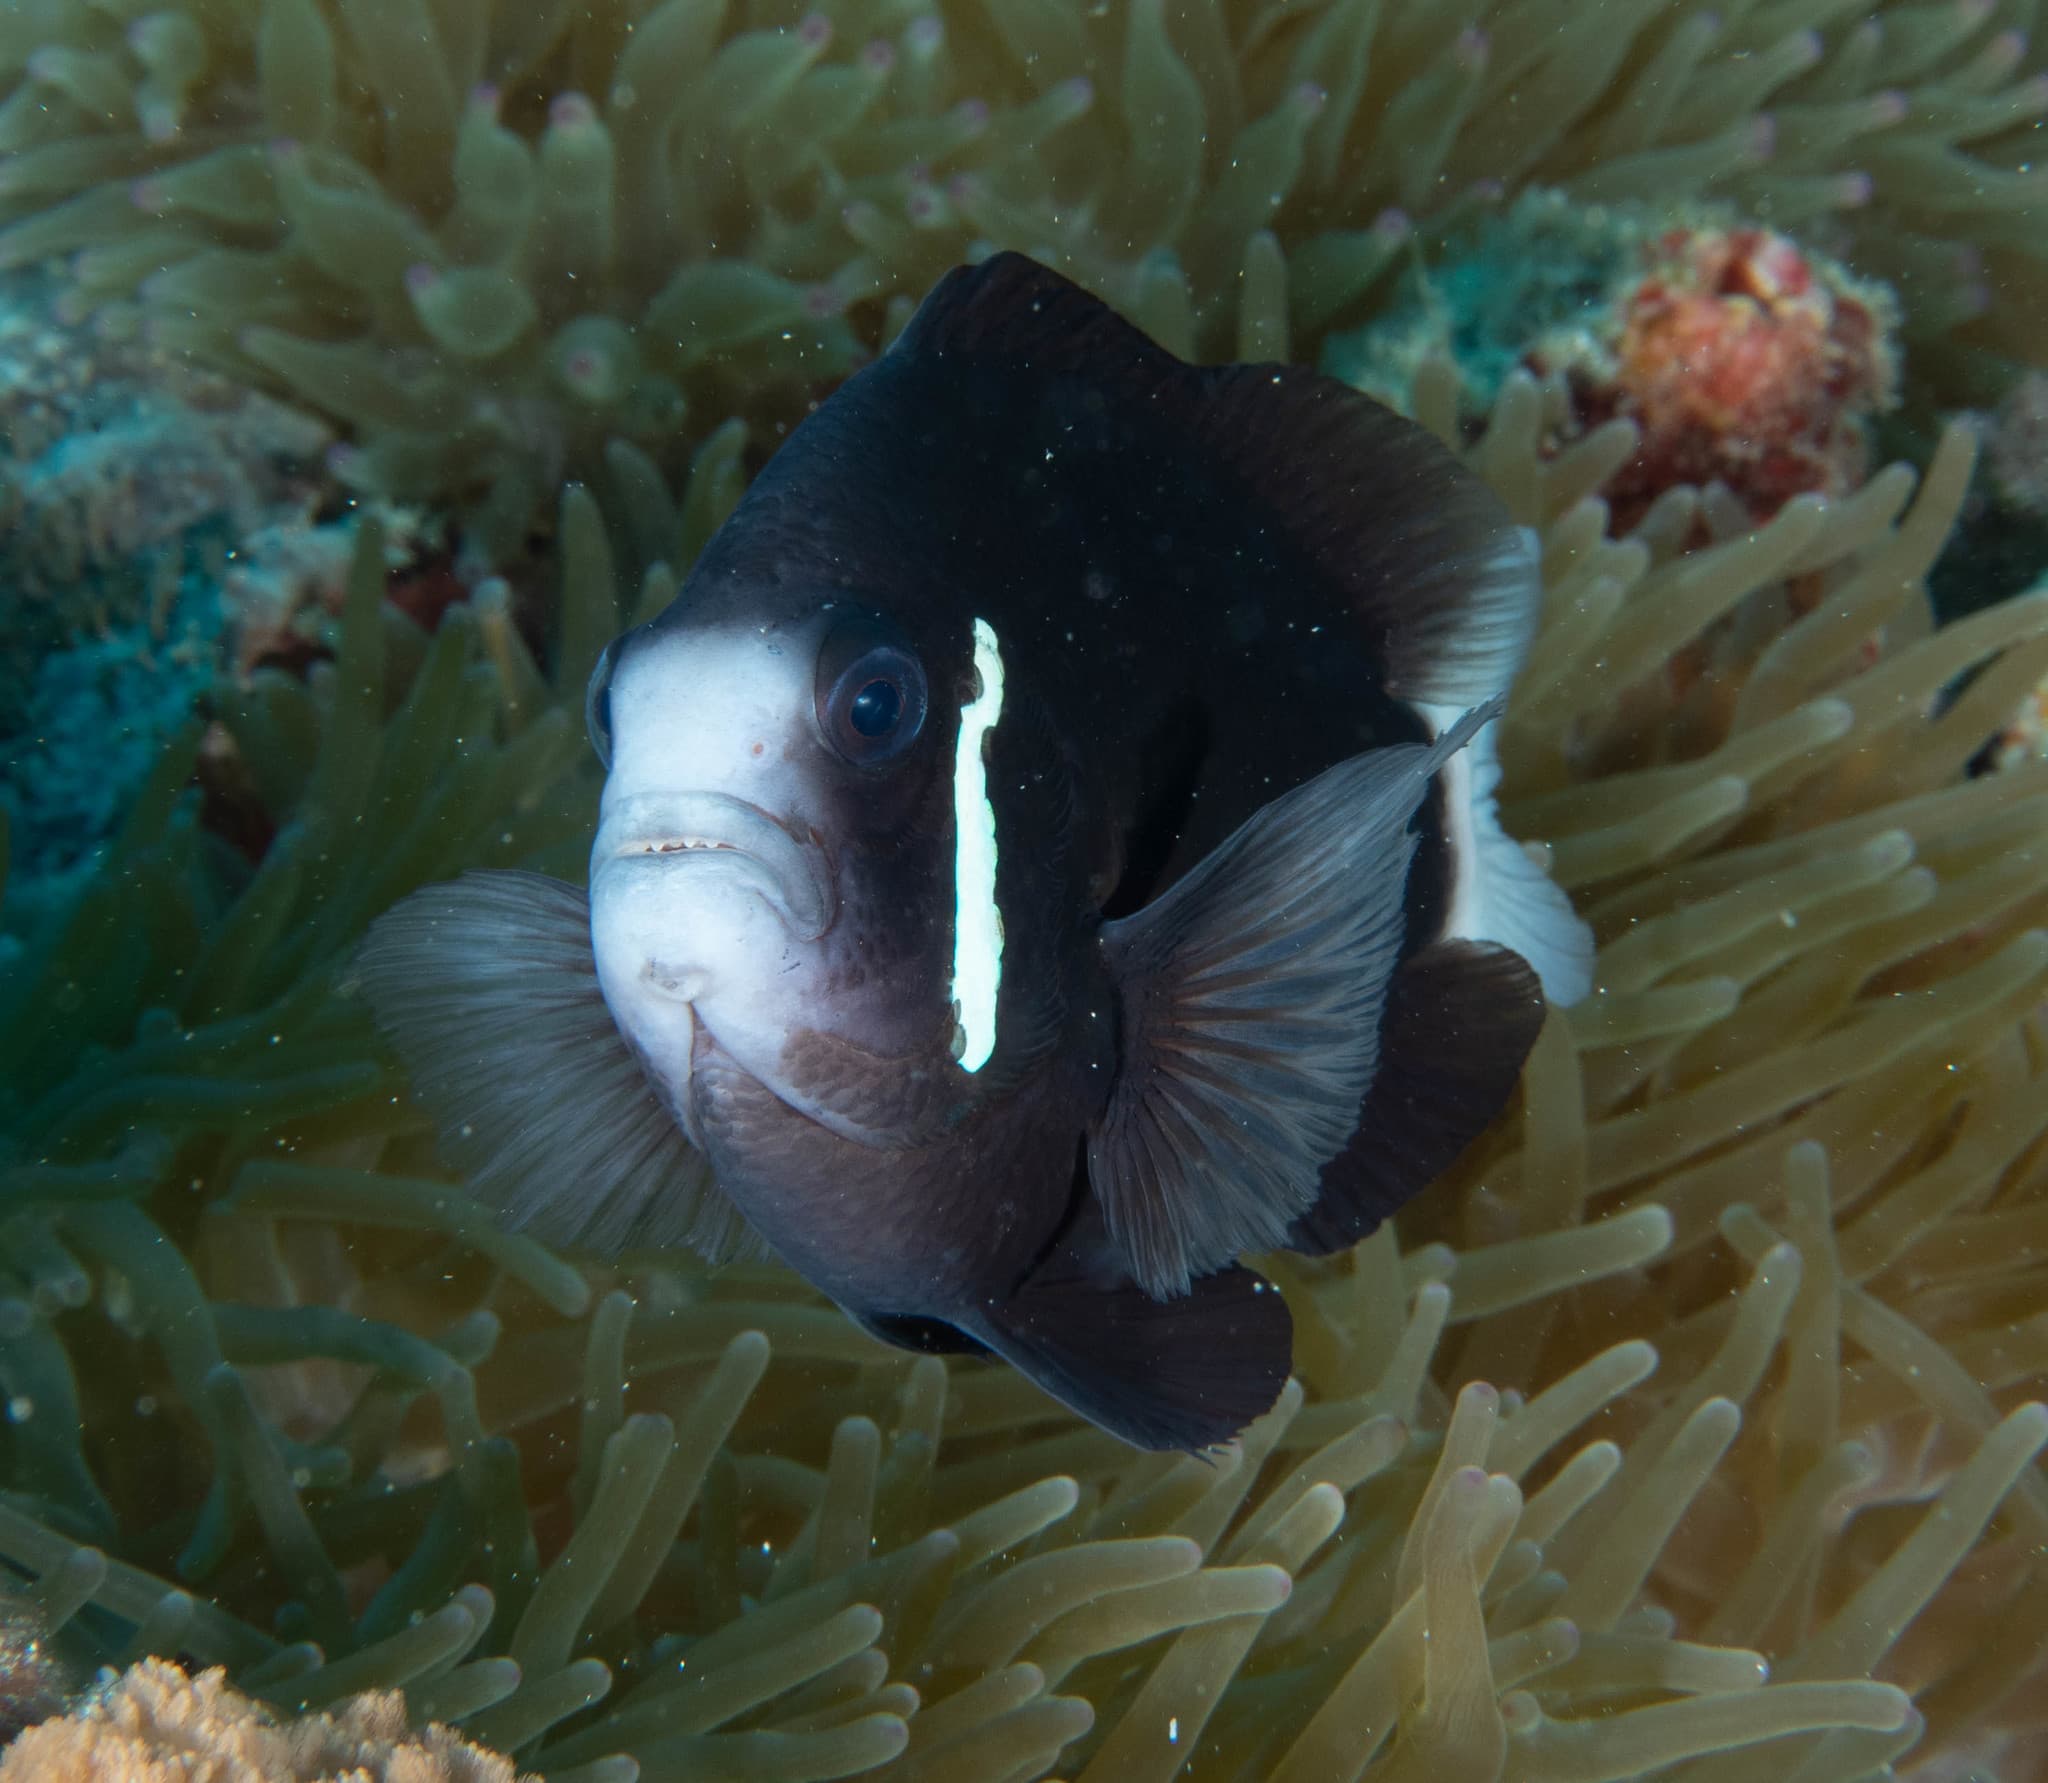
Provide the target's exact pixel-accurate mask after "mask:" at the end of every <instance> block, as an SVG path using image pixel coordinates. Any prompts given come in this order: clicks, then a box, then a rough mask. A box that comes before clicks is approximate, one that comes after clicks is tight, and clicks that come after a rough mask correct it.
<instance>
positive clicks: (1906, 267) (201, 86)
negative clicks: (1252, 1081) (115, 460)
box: [0, 0, 2048, 552]
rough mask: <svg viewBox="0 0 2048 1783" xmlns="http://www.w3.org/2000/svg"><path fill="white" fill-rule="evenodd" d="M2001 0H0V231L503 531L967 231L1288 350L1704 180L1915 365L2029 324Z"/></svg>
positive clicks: (2030, 251)
mask: <svg viewBox="0 0 2048 1783" xmlns="http://www.w3.org/2000/svg"><path fill="white" fill-rule="evenodd" d="M1851 12H1854V13H1856V14H1857V17H1856V18H1855V20H1854V22H1851V20H1850V18H1849V17H1848V16H1846V15H1848V14H1849V13H1851ZM2031 13H2032V8H2031V7H2030V6H2018V5H2011V4H2006V3H2003V0H1945V3H1937V4H1933V5H1925V4H1917V3H1907V0H1898V3H1894V4H1887V5H1882V6H1879V7H1877V8H1875V9H1860V8H1856V9H1852V8H1845V7H1843V6H1841V5H1840V4H1837V3H1835V0H1773V3H1771V4H1762V5H1754V4H1742V5H1728V6H1723V7H1720V8H1718V9H1717V10H1714V11H1709V10H1707V9H1705V8H1703V7H1699V6H1693V5H1679V4H1671V3H1669V0H1627V3H1624V4H1604V5H1601V6H1598V7H1593V6H1577V7H1573V6H1567V5H1561V4H1552V3H1551V0H1476V3H1474V4H1461V5H1455V6H1443V5H1436V4H1430V3H1426V0H1407V3H1405V4H1399V5H1381V4H1379V0H1312V3H1310V4H1304V5H1290V6H1285V7H1280V6H1267V5H1257V4H1254V3H1253V0H1203V3H1202V4H1199V5H1194V6H1190V7H1182V8H1169V7H1167V6H1166V5H1165V4H1164V0H1132V3H1131V4H1129V5H1117V6H1100V5H1084V4H1080V3H1079V0H986V3H984V4H980V5H970V4H968V3H967V0H822V3H821V4H819V5H818V6H817V7H816V8H815V9H813V10H810V11H805V10H803V9H802V8H801V7H800V6H798V5H797V4H795V3H794V0H786V3H776V4H761V5H752V6H749V7H747V8H745V9H744V11H743V12H740V11H738V10H737V9H728V7H727V6H726V5H725V4H723V0H717V3H711V4H707V3H705V0H666V3H665V4H658V5H652V6H647V7H641V6H638V5H625V4H620V3H618V0H608V3H599V4H594V5H591V6H588V7H566V6H559V5H533V4H526V3H523V0H522V3H521V4H504V5H500V4H493V3H489V0H472V3H469V4H464V5H459V6H455V7H452V8H423V7H418V6H401V5H396V4H385V3H383V0H252V3H250V4H247V5H238V6H232V7H229V6H214V5H200V4H190V5H176V4H172V5H166V6H164V7H161V8H158V9H155V10H150V11H143V10H142V9H140V8H138V7H129V6H117V7H106V6H102V5H98V4H91V3H88V0H35V3H33V4H28V5H25V6H16V7H13V8H10V9H9V10H8V11H7V12H6V13H5V14H4V15H0V156H4V164H0V224H5V225H6V226H5V227H4V228H0V264H21V263H24V262H29V261H36V260H42V259H46V258H49V257H51V256H59V255H68V256H70V257H71V258H70V277H71V280H72V282H73V291H72V299H73V302H74V304H75V306H77V307H78V308H80V309H86V308H93V307H103V308H104V309H105V310H106V312H107V317H108V325H109V326H119V325H121V324H122V323H123V322H124V321H126V320H130V319H132V318H133V317H134V316H135V315H136V314H137V309H136V305H137V303H139V313H140V314H141V315H142V316H145V317H147V318H148V320H149V324H150V326H151V327H152V329H153V330H154V331H155V333H156V335H157V337H158V338H159V339H160V340H161V341H163V342H164V343H166V344H168V345H171V346H175V347H177V348H181V349H183V350H186V351H189V352H191V353H192V354H194V355H196V356H198V357H200V358H203V359H205V360H206V361H208V362H210V363H212V364H215V365H218V366H222V367H224V368H226V369H227V370H229V371H230V372H231V373H233V374H234V375H236V376H238V377H240V378H242V379H243V380H245V381H249V382H267V383H271V384H274V385H276V386H278V387H280V388H282V389H284V390H286V391H289V392H290V393H292V394H293V395H294V396H296V397H297V398H298V399H300V400H301V401H303V402H305V403H307V404H309V405H311V406H313V407H315V408H317V409H320V410H322V411H324V412H325V413H326V414H328V415H330V416H332V417H334V418H336V419H338V420H340V421H342V422H345V423H346V424H347V425H348V426H350V427H351V428H352V429H353V430H354V431H355V432H356V434H357V435H358V441H359V447H360V450H359V452H358V453H357V454H355V455H353V456H352V457H350V458H349V459H348V460H347V462H348V465H349V467H350V471H351V474H352V475H354V476H356V477H357V478H358V479H359V480H360V481H362V482H363V483H365V484H367V485H370V486H374V487H376V488H378V489H380V490H382V491H383V492H385V493H387V494H391V495H396V496H400V497H407V498H410V497H416V496H417V497H435V498H447V499H459V500H460V501H461V502H463V503H465V504H466V505H467V506H468V507H469V509H470V512H471V516H472V519H473V521H474V522H475V523H476V525H477V527H478V529H479V532H480V534H481V536H484V537H485V538H486V539H487V540H488V541H490V542H491V543H492V544H494V545H495V546H496V547H497V548H498V549H499V550H500V551H501V552H503V551H504V550H506V549H508V548H509V547H510V545H512V544H514V543H516V542H517V541H518V540H519V539H520V537H521V536H522V534H523V531H524V528H525V527H526V525H527V523H528V522H529V521H530V520H531V519H532V517H533V516H534V514H535V511H536V509H537V508H538V507H541V506H544V505H546V502H545V497H546V492H548V491H551V490H552V489H553V488H554V487H555V485H556V482H557V481H558V478H559V475H560V473H561V471H562V470H563V468H564V467H565V466H566V467H567V468H568V469H569V470H571V471H572V472H574V473H578V474H590V475H594V474H596V472H597V470H598V469H599V467H600V464H601V449H602V447H603V445H604V444H605V442H607V441H610V440H617V439H626V440H634V441H638V442H639V443H641V444H643V445H646V446H649V447H657V446H663V445H665V444H666V443H667V442H668V441H670V440H672V439H673V438H674V437H675V436H676V434H677V431H678V427H679V424H682V423H683V422H684V421H685V417H686V414H687V425H688V429H689V432H690V435H691V437H693V438H696V439H701V438H703V437H704V436H705V435H706V434H708V433H709V431H710V430H711V428H712V427H713V426H714V425H715V424H717V423H718V422H719V421H721V420H723V419H724V418H726V417H727V416H728V415H730V414H734V413H738V414H740V415H741V416H743V417H744V418H746V419H748V420H750V421H751V422H752V423H754V424H755V425H756V426H765V425H774V424H778V423H781V422H784V421H786V420H787V419H788V418H790V417H791V416H793V415H794V414H797V413H799V412H801V408H802V405H803V404H804V402H805V401H806V400H807V399H808V398H809V397H810V396H812V395H813V394H814V393H815V392H816V391H817V390H819V389H820V388H822V387H825V386H827V385H829V384H830V383H831V382H832V381H834V380H836V379H837V378H839V377H841V376H843V375H844V374H845V372H846V371H847V370H849V369H850V368H851V367H852V366H853V365H855V364H856V363H857V362H858V361H859V360H860V359H861V358H862V357H863V356H864V355H865V354H866V353H868V352H870V351H872V350H873V349H874V347H875V346H877V345H878V344H879V343H880V342H881V341H883V340H885V339H886V338H887V337H888V335H889V334H890V332H891V330H892V329H893V327H894V326H895V325H896V324H897V323H898V322H900V320H901V318H902V317H903V316H904V315H905V314H907V310H908V305H909V304H910V303H911V302H912V301H913V300H914V298H915V297H916V295H917V294H919V293H921V292H922V291H923V290H924V289H925V288H926V286H927V285H929V283H930V282H931V281H932V279H933V278H934V277H935V276H936V275H937V274H938V273H939V272H941V271H943V270H944V269H945V268H946V267H948V266H949V265H951V264H953V263H954V262H956V261H958V260H960V259H962V258H968V257H972V255H973V254H975V253H976V252H979V251H982V250H984V249H985V248H986V247H987V246H989V245H994V246H997V247H1017V248H1022V249H1026V250H1028V251H1031V252H1034V253H1036V254H1038V255H1039V256H1040V257H1041V258H1044V259H1046V260H1048V261H1050V262H1051V263H1053V264H1056V265H1058V266H1060V267H1061V268H1062V269H1063V270H1065V271H1067V272H1068V273H1070V274H1071V275H1073V276H1074V277H1076V278H1078V279H1079V280H1080V281H1081V282H1083V283H1084V284H1086V285H1088V286H1089V287H1090V288H1092V289H1094V290H1096V291H1098V292H1100V293H1101V294H1102V295H1104V296H1105V297H1107V298H1109V299H1110V300H1111V301H1112V302H1114V303H1115V304H1117V305H1118V306H1119V307H1120V308H1122V309H1123V310H1125V311H1126V312H1127V313H1128V314H1130V315H1131V316H1133V317H1134V318H1136V319H1137V320H1139V321H1140V322H1142V323H1143V324H1144V325H1145V326H1146V327H1147V328H1148V329H1149V330H1150V331H1151V332H1152V333H1153V334H1155V335H1156V336H1157V337H1158V338H1160V339H1161V340H1163V341H1165V342H1166V343H1167V344H1168V345H1169V346H1172V347H1174V348H1175V349H1176V350H1178V351H1181V352H1183V353H1187V354H1199V355H1201V356H1204V357H1211V358H1221V357H1228V356H1230V355H1232V354H1240V355H1242V356H1245V357H1253V358H1258V357H1284V356H1285V352H1286V343H1287V341H1288V339H1289V338H1290V336H1291V337H1292V339H1293V340H1294V342H1295V343H1296V347H1297V350H1298V351H1299V352H1301V353H1302V355H1303V356H1305V357H1313V349H1314V347H1315V344H1316V342H1317V340H1318V339H1319V338H1320V336H1321V334H1322V332H1323V331H1324V330H1325V329H1326V328H1327V327H1329V326H1330V325H1331V324H1332V323H1334V322H1339V321H1343V320H1345V319H1354V320H1355V319H1356V316H1357V314H1358V313H1359V311H1360V309H1361V307H1362V306H1363V305H1365V304H1367V303H1369V302H1370V301H1371V298H1372V294H1373V291H1374V288H1375V285H1376V283H1377V281H1378V280H1379V278H1380V277H1381V275H1382V274H1383V273H1384V272H1385V271H1386V269H1387V268H1388V267H1389V265H1390V264H1391V263H1392V262H1393V261H1394V260H1395V258H1396V257H1397V255H1398V254H1399V251H1400V249H1401V247H1402V245H1403V243H1404V242H1405V241H1406V240H1407V239H1408V237H1409V234H1410V231H1411V229H1412V228H1413V227H1414V226H1416V225H1417V224H1422V225H1425V226H1427V227H1428V228H1429V229H1431V230H1434V229H1435V228H1437V227H1438V226H1440V225H1442V224H1443V223H1445V222H1446V221H1448V220H1450V219H1452V218H1454V217H1455V216H1456V215H1457V214H1458V213H1459V212H1460V210H1461V209H1465V208H1469V207H1470V206H1471V205H1473V204H1475V203H1481V204H1483V203H1486V202H1489V201H1490V200H1491V199H1492V198H1493V197H1494V196H1496V195H1498V194H1501V193H1504V192H1508V191H1513V190H1519V189H1521V188H1523V187H1525V186H1528V185H1532V184H1547V185H1553V186H1558V187H1562V188H1563V189H1564V190H1566V191H1568V192H1569V193H1570V194H1571V195H1572V196H1573V197H1574V198H1576V199H1579V200H1582V201H1608V200H1613V199H1618V198H1635V197H1663V196H1665V195H1667V194H1670V193H1674V192H1680V193H1684V194H1687V195H1691V196H1700V195H1706V194H1714V195H1719V196H1723V197H1726V198H1728V199H1730V200H1731V201H1733V202H1734V203H1735V204H1737V205H1738V206H1740V207H1741V208H1742V209H1743V210H1745V211H1746V212H1748V213H1750V214H1752V215H1753V216H1755V217H1756V218H1757V219H1759V220H1761V221H1763V222H1766V223H1769V224H1771V225H1773V226H1777V227H1787V226H1793V225H1805V224H1808V223H1809V222H1811V223H1813V224H1815V225H1816V226H1819V225H1823V224H1825V225H1826V226H1827V233H1830V234H1832V235H1836V236H1839V237H1840V238H1841V239H1842V241H1843V242H1845V243H1847V244H1848V247H1849V252H1848V256H1847V257H1848V258H1850V259H1851V261H1852V262H1853V263H1854V264H1856V265H1857V266H1858V268H1859V270H1861V271H1863V272H1865V273H1868V274H1873V275H1876V276H1880V277H1884V278H1888V279H1890V280H1892V281H1893V282H1894V283H1895V284H1897V285H1898V286H1899V288H1900V289H1901V291H1902V292H1903V293H1904V295H1905V298H1906V308H1907V313H1908V315H1909V317H1910V318H1911V319H1912V323H1913V326H1915V327H1916V328H1918V329H1920V330H1921V331H1923V333H1925V334H1926V335H1928V336H1930V337H1934V336H1948V337H1950V338H1951V340H1952V346H1953V350H1952V351H1951V352H1950V354H1949V364H1950V366H1951V369H1952V370H1959V369H1960V368H1961V367H1962V365H1963V361H1962V359H1961V354H1962V351H1963V349H1964V348H1965V347H1969V348H1972V349H1974V350H1977V351H1995V352H1998V353H2008V354H2012V355H2016V356H2020V357H2033V356H2035V355H2038V353H2039V351H2040V341H2039V338H2038V334H2037V332H2036V331H2034V330H2032V329H2031V328H2030V327H2028V326H2026V325H2024V324H2015V323H2014V322H2013V321H2011V320H2010V318H2012V317H2016V316H2026V315H2030V314H2031V313H2033V312H2034V310H2036V309H2038V307H2039V304H2040V302H2041V301H2043V300H2044V299H2048V285H2044V279H2043V273H2042V270H2041V266H2042V262H2041V259H2040V246H2039V241H2038V239H2037V235H2036V232H2035V231H2034V230H2033V229H2032V227H2031V223H2030V213H2031V210H2032V209H2033V207H2034V206H2035V205H2036V203H2037V201H2038V198H2039V195H2040V194H2041V192H2042V190H2043V187H2042V181H2043V180H2044V178H2048V173H2044V172H2043V170H2041V169H2039V168H2037V167H2035V166H2034V164H2033V161H2032V159H2031V157H2032V156H2033V154H2034V148H2033V139H2032V136H2031V133H2030V132H2031V127H2032V126H2033V124H2034V123H2035V122H2036V120H2038V119H2039V118H2040V117H2041V116H2042V115H2043V114H2044V112H2048V82H2044V81H2043V80H2041V79H2040V78H2036V77H2029V76H2027V75H2025V73H2024V70H2025V68H2026V66H2027V60H2028V53H2027V41H2026V36H2025V33H2024V30H2023V29H2022V28H2020V27H2022V26H2024V24H2025V23H2026V22H2027V21H2028V19H2029V18H2030V17H2031ZM1994 286H1995V288H1997V289H1998V290H1999V291H2000V292H2001V293H2002V294H2003V296H2004V298H2005V301H2004V302H2003V303H2002V304H2001V305H2000V306H1999V309H1998V311H1997V312H1995V313H1993V312H1990V311H1988V310H1987V306H1986V292H1987V291H1988V290H1989V289H1991V288H1993V287H1994ZM1956 331H1960V332H1956Z"/></svg>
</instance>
